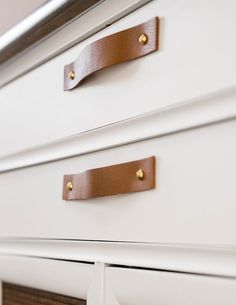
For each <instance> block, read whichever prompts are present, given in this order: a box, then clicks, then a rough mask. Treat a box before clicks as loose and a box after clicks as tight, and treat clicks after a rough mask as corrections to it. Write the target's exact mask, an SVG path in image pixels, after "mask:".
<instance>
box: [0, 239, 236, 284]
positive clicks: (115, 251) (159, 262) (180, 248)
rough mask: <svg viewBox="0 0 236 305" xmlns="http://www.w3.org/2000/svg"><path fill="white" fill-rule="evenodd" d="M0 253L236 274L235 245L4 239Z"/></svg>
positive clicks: (183, 271)
mask: <svg viewBox="0 0 236 305" xmlns="http://www.w3.org/2000/svg"><path fill="white" fill-rule="evenodd" d="M0 254H2V255H15V256H16V255H17V256H30V257H38V258H51V259H60V260H70V261H79V262H90V263H94V262H101V263H104V264H108V265H109V264H110V265H112V264H113V265H114V264H115V265H120V266H126V267H129V266H132V267H138V268H152V269H158V270H169V271H177V272H182V273H195V274H206V275H213V276H220V277H234V278H236V247H235V246H219V245H218V246H217V245H213V246H209V245H195V246H194V245H184V244H182V245H181V244H157V243H155V244H154V243H152V244H151V243H125V242H122V243H119V242H102V241H97V242H96V241H81V240H80V241H75V240H74V241H72V240H42V239H40V240H38V239H1V240H0Z"/></svg>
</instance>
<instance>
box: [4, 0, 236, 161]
mask: <svg viewBox="0 0 236 305" xmlns="http://www.w3.org/2000/svg"><path fill="white" fill-rule="evenodd" d="M116 2H117V3H119V1H116ZM98 7H100V6H98ZM234 8H235V1H234V0H228V1H227V2H225V1H220V0H209V1H204V0H195V1H191V5H190V3H189V1H188V0H176V1H166V0H158V1H157V0H155V1H152V2H150V3H148V4H146V5H145V6H143V7H142V8H140V9H138V10H136V11H135V12H133V13H131V14H129V15H128V16H126V17H124V18H122V19H120V20H119V21H117V22H116V23H114V24H112V25H111V26H110V27H108V28H106V29H105V30H103V31H100V32H99V33H97V34H95V35H93V36H92V37H90V38H89V39H87V40H85V41H83V42H81V43H80V44H78V45H76V46H75V47H73V48H71V49H70V50H68V51H66V52H64V53H63V54H61V55H60V56H57V57H55V58H54V59H52V60H51V61H49V62H47V63H45V64H44V65H41V66H40V67H38V68H37V69H35V70H33V71H32V72H30V73H28V74H26V75H24V76H23V77H21V78H19V79H17V80H16V81H14V82H13V83H12V84H11V85H9V86H5V87H3V88H2V89H1V96H0V99H1V112H0V131H1V133H0V137H1V153H0V155H1V156H3V155H6V154H9V153H13V152H16V151H19V150H23V149H26V148H33V147H35V146H36V145H41V144H44V143H47V142H51V141H54V140H57V139H61V138H63V137H68V136H71V135H74V134H77V133H79V132H83V131H87V130H90V129H93V128H97V127H99V126H103V125H106V124H110V123H114V122H117V121H120V120H124V119H127V118H130V117H133V116H135V115H140V114H143V113H146V112H148V111H153V110H158V109H161V108H163V107H167V106H171V105H174V104H177V103H179V102H184V101H188V100H189V99H192V98H195V97H196V96H205V95H207V94H209V93H212V92H215V91H217V90H221V89H222V90H223V89H225V88H230V87H234V86H235V79H236V66H235V65H236V61H235V60H234V59H235V53H236V43H235V37H234V36H232V29H234V28H235V25H236V18H235V16H234V11H235V10H234ZM223 12H224V13H223ZM98 15H99V14H98ZM102 16H103V15H102ZM154 16H159V17H160V19H161V21H160V51H159V52H155V53H153V54H150V55H149V56H146V57H144V58H142V59H139V60H135V61H132V62H129V63H125V64H122V65H118V66H116V67H112V68H109V69H106V70H104V71H102V72H99V73H97V74H96V75H94V76H93V77H91V78H90V79H88V80H87V81H86V82H84V84H83V85H82V86H80V87H79V88H77V89H75V90H73V91H70V92H63V67H64V65H65V64H67V63H70V62H71V61H73V60H75V59H76V58H77V56H78V55H79V53H80V51H81V50H82V48H83V47H84V46H86V45H87V44H89V43H91V42H92V41H95V40H97V39H99V38H101V37H104V36H106V35H109V34H111V33H114V32H116V31H119V30H122V29H124V28H127V27H130V26H134V25H136V24H140V23H141V22H143V21H146V20H148V19H150V18H152V17H154ZM78 20H79V19H78ZM219 20H220V22H219ZM103 21H104V18H103ZM61 34H62V33H61ZM6 75H7V73H6ZM9 115H10V117H9ZM6 130H7V133H6ZM16 139H17V141H16Z"/></svg>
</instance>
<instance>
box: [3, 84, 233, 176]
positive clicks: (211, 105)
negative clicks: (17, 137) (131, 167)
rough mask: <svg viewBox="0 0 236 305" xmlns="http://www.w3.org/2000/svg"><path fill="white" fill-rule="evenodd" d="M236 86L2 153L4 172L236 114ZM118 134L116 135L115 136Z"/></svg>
mask: <svg viewBox="0 0 236 305" xmlns="http://www.w3.org/2000/svg"><path fill="white" fill-rule="evenodd" d="M235 99H236V88H228V89H227V90H223V91H219V92H214V93H212V94H210V95H207V96H203V97H197V98H195V99H193V100H189V101H186V102H183V103H180V104H177V105H173V106H171V107H164V108H162V109H160V110H159V111H154V112H150V113H146V114H144V115H141V116H138V117H133V118H130V119H128V120H125V121H121V122H118V123H115V124H111V125H107V126H103V127H101V128H97V129H94V130H90V131H88V132H84V133H79V134H77V135H74V136H72V137H68V138H63V139H61V140H58V141H56V142H51V143H48V144H45V145H42V146H36V147H34V148H32V149H29V150H25V151H20V152H18V153H16V154H11V155H6V156H3V157H0V172H5V171H9V170H14V169H17V168H23V167H27V166H32V165H37V164H42V163H46V162H49V161H56V160H60V159H63V158H69V157H73V156H76V155H84V154H87V153H92V152H96V151H99V150H104V149H108V148H113V147H117V146H120V145H124V144H129V143H135V142H138V141H143V140H147V139H150V138H153V137H163V136H165V135H168V134H171V133H176V132H180V131H184V130H188V129H191V128H196V127H201V126H204V125H210V124H213V123H219V122H222V121H226V120H232V119H235V118H236V103H235ZM114 135H115V136H114Z"/></svg>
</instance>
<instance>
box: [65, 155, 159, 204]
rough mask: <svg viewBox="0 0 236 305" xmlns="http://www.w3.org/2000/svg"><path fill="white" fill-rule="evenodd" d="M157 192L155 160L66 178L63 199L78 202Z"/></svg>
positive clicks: (130, 163) (131, 163) (134, 162)
mask: <svg viewBox="0 0 236 305" xmlns="http://www.w3.org/2000/svg"><path fill="white" fill-rule="evenodd" d="M153 188H155V157H149V158H146V159H143V160H137V161H132V162H128V163H121V164H116V165H112V166H107V167H101V168H95V169H90V170H88V171H85V172H82V173H80V174H76V175H65V176H64V181H63V199H64V200H78V199H88V198H95V197H102V196H111V195H117V194H124V193H131V192H140V191H146V190H150V189H153Z"/></svg>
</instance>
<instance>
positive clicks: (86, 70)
mask: <svg viewBox="0 0 236 305" xmlns="http://www.w3.org/2000/svg"><path fill="white" fill-rule="evenodd" d="M158 28H159V19H158V18H157V17H155V18H152V19H151V20H149V21H147V22H145V23H143V24H140V25H137V26H135V27H132V28H130V29H127V30H124V31H121V32H118V33H115V34H112V35H110V36H107V37H104V38H101V39H99V40H97V41H94V42H92V43H91V44H90V45H88V46H86V47H85V48H84V49H83V50H82V52H81V53H80V55H79V57H78V59H77V60H76V61H74V62H72V63H71V64H68V65H66V66H65V67H64V90H70V89H73V88H75V87H76V86H78V85H79V84H80V83H81V82H82V80H83V79H85V78H86V77H88V76H89V75H90V74H92V73H94V72H96V71H99V70H102V69H104V68H107V67H109V66H112V65H115V64H119V63H122V62H126V61H129V60H132V59H136V58H139V57H142V56H144V55H147V54H149V53H152V52H154V51H157V50H158Z"/></svg>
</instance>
